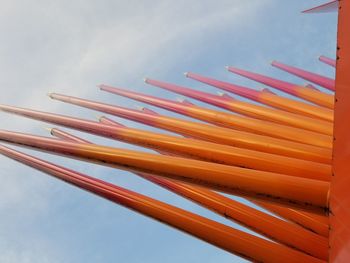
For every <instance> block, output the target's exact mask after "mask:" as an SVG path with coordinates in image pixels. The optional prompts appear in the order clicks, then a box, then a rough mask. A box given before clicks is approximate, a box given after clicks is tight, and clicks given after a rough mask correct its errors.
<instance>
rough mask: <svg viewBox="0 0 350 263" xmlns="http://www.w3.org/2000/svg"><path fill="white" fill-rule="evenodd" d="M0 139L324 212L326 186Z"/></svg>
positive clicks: (194, 163)
mask: <svg viewBox="0 0 350 263" xmlns="http://www.w3.org/2000/svg"><path fill="white" fill-rule="evenodd" d="M0 140H1V141H4V142H8V143H12V144H17V145H21V146H25V147H29V148H34V149H38V150H41V151H45V152H51V153H54V154H59V155H63V156H69V157H74V158H77V159H80V160H83V161H88V162H93V163H97V164H101V165H105V166H111V167H116V168H120V169H123V170H128V171H132V172H142V173H150V174H154V175H157V176H161V177H166V178H169V179H174V180H179V181H183V182H187V183H191V184H196V185H200V186H204V187H207V188H211V189H213V190H218V191H221V192H225V193H229V194H235V195H240V196H245V197H248V198H252V199H256V200H266V201H268V202H272V203H279V204H282V205H284V206H287V207H298V208H300V209H303V210H306V211H313V212H315V213H319V214H324V213H327V204H328V191H329V183H328V182H324V181H319V180H312V179H306V178H301V177H294V176H288V175H281V174H276V173H270V172H262V171H255V170H250V169H243V168H239V167H233V166H227V165H222V164H216V163H209V162H203V161H198V160H193V159H185V158H179V157H169V156H164V155H157V154H151V153H143V152H138V151H132V150H124V149H118V148H112V147H106V146H100V145H89V144H83V143H73V142H64V141H60V140H57V139H49V138H46V137H40V136H34V135H29V134H23V133H16V132H9V131H0Z"/></svg>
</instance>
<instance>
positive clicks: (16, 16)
mask: <svg viewBox="0 0 350 263" xmlns="http://www.w3.org/2000/svg"><path fill="white" fill-rule="evenodd" d="M322 2H324V1H318V0H309V1H305V0H295V1H279V0H247V1H238V0H220V1H214V0H192V1H184V0H178V1H170V0H169V1H168V0H162V1H160V0H154V1H141V0H138V1H136V0H129V1H120V0H119V1H118V0H116V1H109V0H101V1H92V0H89V1H79V0H76V1H66V0H61V1H39V0H37V1H34V0H32V1H29V0H28V1H26V0H22V1H20V0H11V1H10V0H0V3H1V9H0V34H1V41H0V72H1V74H0V92H1V96H0V103H4V104H10V105H17V106H23V107H31V108H34V109H40V110H46V111H51V112H57V113H64V114H70V115H74V116H77V117H84V118H89V119H92V120H94V119H96V117H97V116H99V115H101V114H99V113H97V112H93V111H89V110H84V109H80V108H77V107H74V106H70V105H65V104H63V103H60V102H57V101H51V100H50V99H49V98H48V97H47V96H46V94H47V93H48V92H53V91H54V92H60V93H65V94H69V95H74V96H80V97H85V98H90V99H98V100H100V101H104V102H108V103H114V104H117V105H122V106H127V107H135V106H137V105H139V104H138V103H137V102H134V101H130V100H127V99H123V98H120V97H118V96H114V95H110V94H107V93H103V92H100V91H99V90H98V89H97V88H96V85H97V84H101V83H105V84H111V85H117V86H121V87H126V88H129V89H133V90H139V91H142V92H145V93H149V94H157V95H158V96H163V97H166V98H176V97H177V96H176V95H174V94H171V93H169V92H165V91H161V90H160V89H157V88H155V87H151V86H148V85H146V84H144V83H143V82H142V78H143V77H152V78H155V79H160V80H166V81H169V82H174V83H178V84H183V85H187V86H191V87H194V88H198V89H202V90H206V91H209V92H216V90H215V89H214V88H210V87H207V86H204V85H201V84H198V83H196V82H194V81H191V80H189V79H186V78H184V77H183V72H185V71H193V72H197V73H202V74H207V75H209V76H214V77H217V78H220V79H223V80H226V81H231V82H234V83H238V84H245V85H249V86H250V87H256V88H258V87H260V86H259V85H258V84H256V83H254V82H251V81H247V80H244V79H242V78H239V77H237V76H234V75H233V74H230V73H228V72H227V71H226V70H225V69H224V66H226V65H233V66H239V67H242V68H247V69H250V70H254V71H258V72H261V73H266V74H269V75H273V76H276V77H279V78H283V79H287V80H290V81H293V82H295V83H299V84H304V83H305V82H304V81H303V80H300V79H297V78H294V77H291V76H289V75H287V74H285V73H282V72H280V71H278V70H277V69H274V68H272V67H270V66H269V62H270V61H271V60H273V59H276V60H280V61H281V62H286V63H289V64H292V65H296V66H300V67H304V68H306V69H311V70H313V71H315V72H319V73H322V74H325V75H328V76H333V74H334V72H333V71H332V69H331V68H330V67H328V66H326V65H324V64H322V63H320V62H318V61H317V57H318V56H319V55H326V56H330V57H334V56H335V37H336V15H335V14H323V15H303V14H301V13H300V11H301V10H303V9H306V8H308V7H311V6H314V5H317V4H319V3H322ZM198 104H199V103H198ZM158 111H159V112H164V113H166V114H168V115H170V114H171V113H169V112H166V111H162V110H158ZM0 120H1V122H0V128H1V129H9V130H18V131H24V132H30V133H34V134H39V135H47V131H45V130H44V129H43V127H51V126H48V125H47V124H44V123H40V122H36V121H30V120H25V119H23V118H21V117H16V116H9V115H7V114H4V113H1V114H0ZM117 120H118V119H117ZM123 123H125V124H128V125H130V126H133V127H140V128H143V129H149V130H150V128H149V127H146V126H141V125H138V124H135V123H132V122H128V121H123ZM75 134H79V135H81V136H83V137H84V138H87V139H90V140H94V141H95V142H97V143H101V144H111V143H113V145H115V146H116V147H125V148H130V147H131V146H130V145H127V144H123V143H119V142H112V141H108V140H104V139H101V138H97V137H94V136H89V135H86V134H81V133H77V132H75ZM26 152H31V153H33V154H35V155H36V156H41V157H44V158H46V159H48V160H51V161H54V162H56V163H58V164H63V165H65V166H67V167H70V168H74V169H76V170H78V171H80V172H85V173H88V174H89V175H92V176H96V177H99V178H103V179H105V180H108V181H110V182H113V183H116V184H118V185H121V186H125V187H127V188H129V189H133V190H136V191H138V192H141V193H143V194H147V195H149V196H152V197H154V198H157V199H161V200H163V201H166V202H169V203H171V204H175V205H177V206H179V207H182V208H185V209H188V210H191V211H194V212H196V213H199V214H201V215H204V216H207V217H210V218H213V219H215V220H218V221H220V222H223V223H225V224H228V225H231V226H234V227H238V228H240V229H242V228H241V227H239V226H237V225H235V224H233V223H231V222H227V221H226V220H225V219H222V218H220V217H219V216H216V215H214V214H213V213H211V212H208V211H206V210H205V209H202V208H200V207H198V206H196V205H194V204H193V203H191V202H188V201H186V200H184V199H182V198H180V197H177V196H175V195H174V194H171V193H169V192H167V191H165V190H162V189H160V188H159V187H157V186H153V185H151V184H150V183H147V182H145V181H142V180H141V179H139V178H136V177H135V176H133V175H131V174H129V173H126V172H121V171H118V170H113V169H110V168H104V167H99V166H93V165H89V164H86V163H81V162H76V161H74V162H73V161H71V160H68V159H65V158H58V157H53V156H50V155H44V154H38V153H35V152H33V151H26ZM0 167H1V173H0V182H1V184H0V262H5V263H15V262H16V263H17V262H21V263H22V262H24V263H27V262H28V263H29V262H39V263H42V262H43V263H45V262H53V263H56V262H65V263H66V262H67V263H70V262H88V263H89V262H130V263H143V262H167V263H171V262H244V261H243V260H241V259H239V258H238V257H235V256H232V255H231V254H229V253H227V252H225V251H222V250H219V249H217V248H215V247H213V246H211V245H208V244H206V243H204V242H202V241H199V240H197V239H195V238H193V237H190V236H188V235H186V234H184V233H181V232H179V231H177V230H174V229H171V228H169V227H167V226H164V225H161V224H160V223H158V222H155V221H153V220H152V219H149V218H146V217H144V216H141V215H138V214H135V213H134V212H131V211H129V210H127V209H125V208H123V207H119V206H117V205H115V204H112V203H110V202H107V201H105V200H103V199H101V198H97V197H95V196H93V195H91V194H89V193H86V192H83V191H81V190H79V189H76V188H74V187H72V186H69V185H67V184H65V183H63V182H60V181H57V180H56V179H53V178H51V177H48V176H46V175H43V174H42V173H39V172H37V171H34V170H31V169H30V168H27V167H24V166H22V165H19V164H17V163H15V162H13V161H10V160H8V159H6V158H4V157H1V156H0Z"/></svg>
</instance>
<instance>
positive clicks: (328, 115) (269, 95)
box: [186, 72, 333, 122]
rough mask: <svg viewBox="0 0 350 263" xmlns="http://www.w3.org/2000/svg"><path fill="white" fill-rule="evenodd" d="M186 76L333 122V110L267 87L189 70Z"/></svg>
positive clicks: (293, 111) (269, 103) (278, 107)
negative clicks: (243, 83) (278, 93)
mask: <svg viewBox="0 0 350 263" xmlns="http://www.w3.org/2000/svg"><path fill="white" fill-rule="evenodd" d="M186 77H188V78H191V79H194V80H197V81H200V82H202V83H205V84H208V85H211V86H213V87H216V88H219V89H223V90H226V91H228V92H232V93H234V94H236V95H239V96H241V97H245V98H247V99H251V100H253V101H256V102H259V103H262V104H265V105H268V106H271V107H274V108H277V109H281V110H284V111H288V112H292V113H296V114H301V115H305V116H308V117H313V118H318V119H322V120H326V121H329V122H333V110H331V109H326V108H322V107H318V106H316V105H312V104H309V103H305V102H301V101H296V100H293V99H290V98H285V97H282V96H278V95H276V94H275V93H274V92H272V91H271V90H270V89H267V88H264V89H262V90H261V91H258V90H254V89H251V88H247V87H243V86H240V85H236V84H232V83H229V82H225V81H221V80H217V79H214V78H209V77H206V76H202V75H199V74H195V73H191V72H187V73H186Z"/></svg>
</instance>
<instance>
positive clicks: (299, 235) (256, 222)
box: [52, 117, 328, 259]
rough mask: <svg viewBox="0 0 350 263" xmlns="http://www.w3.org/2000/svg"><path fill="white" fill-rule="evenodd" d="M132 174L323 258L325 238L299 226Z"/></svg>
mask: <svg viewBox="0 0 350 263" xmlns="http://www.w3.org/2000/svg"><path fill="white" fill-rule="evenodd" d="M100 120H102V121H105V122H107V123H110V124H111V125H117V126H120V125H121V124H119V123H116V122H114V121H112V120H110V119H108V118H105V117H101V119H100ZM52 130H54V131H57V132H58V133H57V135H59V138H62V139H65V140H68V141H76V142H81V141H82V139H80V138H78V137H76V136H73V135H71V134H69V133H66V132H63V131H60V130H57V129H52ZM54 136H55V134H54ZM83 141H84V140H83ZM86 143H90V142H86ZM136 174H137V175H139V176H140V177H142V178H144V179H146V180H148V181H150V182H152V183H155V184H157V185H159V186H161V187H163V188H165V189H168V190H170V191H172V192H174V193H175V194H178V195H180V196H182V197H185V198H187V199H189V200H191V201H193V202H196V203H198V204H199V205H201V206H204V207H206V208H207V209H210V210H212V211H214V212H216V213H218V214H219V215H222V216H224V217H226V218H228V219H230V220H233V221H235V222H237V223H239V224H242V225H243V226H245V227H248V228H250V229H251V230H253V231H256V232H257V233H259V234H262V235H264V236H267V237H269V238H271V239H273V240H275V241H277V242H281V243H282V244H285V245H287V246H290V247H292V248H296V249H298V250H300V251H303V252H305V253H307V254H310V255H312V256H315V257H317V258H321V259H327V256H328V255H327V251H328V241H327V239H326V238H323V237H320V236H319V235H317V234H314V233H312V232H310V231H308V230H305V229H304V228H301V227H300V226H297V225H294V224H291V223H288V222H286V221H283V220H280V219H278V218H276V217H273V216H270V215H268V214H266V213H263V212H261V211H259V210H257V209H254V208H252V207H249V206H247V205H244V204H242V203H240V202H237V201H235V200H232V199H230V198H228V197H225V196H224V195H221V194H218V193H215V192H213V191H210V190H207V189H204V188H202V187H198V186H191V185H188V184H183V183H179V182H175V181H171V180H168V179H164V178H160V177H156V176H152V175H149V174H142V173H136Z"/></svg>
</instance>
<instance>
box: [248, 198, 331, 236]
mask: <svg viewBox="0 0 350 263" xmlns="http://www.w3.org/2000/svg"><path fill="white" fill-rule="evenodd" d="M254 203H255V204H257V205H259V206H261V207H263V208H265V209H266V210H269V211H271V212H273V213H275V214H276V215H278V216H281V217H283V218H285V219H287V220H289V221H291V222H295V223H296V224H298V225H301V226H303V227H304V228H306V229H309V230H311V231H312V232H315V233H317V234H319V235H321V236H324V237H328V236H329V218H328V217H326V216H321V215H316V214H314V213H309V212H306V211H300V210H296V209H292V208H286V207H282V206H278V205H275V204H269V203H266V202H260V201H254Z"/></svg>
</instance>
